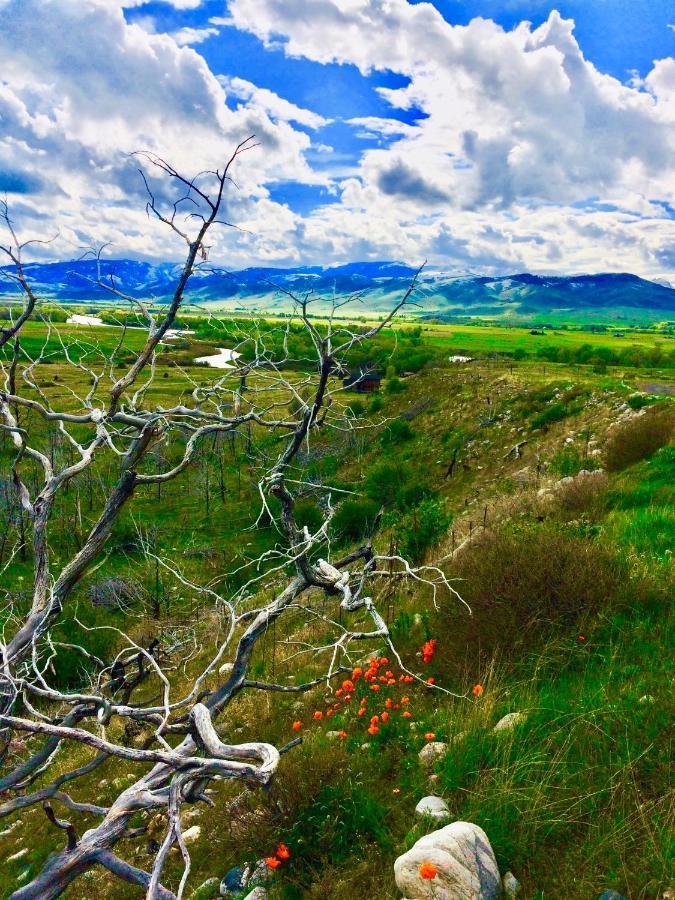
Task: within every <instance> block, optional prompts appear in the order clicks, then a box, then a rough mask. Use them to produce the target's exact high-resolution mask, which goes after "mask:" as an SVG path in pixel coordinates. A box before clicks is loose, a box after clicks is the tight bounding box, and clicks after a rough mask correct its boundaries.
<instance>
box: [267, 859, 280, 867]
mask: <svg viewBox="0 0 675 900" xmlns="http://www.w3.org/2000/svg"><path fill="white" fill-rule="evenodd" d="M265 862H266V863H267V865H268V866H269V868H270V869H278V868H279V866H280V865H281V860H280V859H277V858H276V856H268V857H267V859H266V860H265Z"/></svg>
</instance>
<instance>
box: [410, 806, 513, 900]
mask: <svg viewBox="0 0 675 900" xmlns="http://www.w3.org/2000/svg"><path fill="white" fill-rule="evenodd" d="M425 862H428V863H432V864H433V865H434V866H435V867H436V870H437V874H436V877H435V878H432V879H424V878H422V876H421V875H420V866H421V865H422V863H425ZM394 875H395V877H396V884H397V886H398V889H399V890H400V891H401V893H402V894H404V895H405V896H406V897H409V898H411V900H432V898H433V900H494V898H496V897H498V896H499V895H500V893H501V889H502V884H501V878H500V876H499V868H498V866H497V860H496V859H495V855H494V853H493V852H492V847H491V846H490V842H489V840H488V839H487V835H486V834H485V832H484V831H483V830H482V828H479V827H478V826H477V825H473V824H471V823H470V822H453V823H452V824H451V825H446V826H445V828H440V829H439V830H438V831H433V832H431V834H427V835H425V836H424V837H422V838H420V839H419V841H417V843H416V844H415V845H414V846H413V847H411V849H410V850H408V852H407V853H404V854H403V855H402V856H399V858H398V859H397V860H396V862H395V863H394Z"/></svg>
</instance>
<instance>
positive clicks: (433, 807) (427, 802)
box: [415, 795, 452, 822]
mask: <svg viewBox="0 0 675 900" xmlns="http://www.w3.org/2000/svg"><path fill="white" fill-rule="evenodd" d="M415 812H416V813H417V815H418V816H419V818H420V819H436V820H437V821H438V822H447V820H448V819H451V818H452V815H451V813H450V810H449V809H448V804H447V803H446V802H445V800H444V799H443V798H442V797H434V796H433V795H431V796H429V797H422V799H421V800H420V802H419V803H418V804H417V806H416V807H415Z"/></svg>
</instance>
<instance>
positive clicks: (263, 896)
mask: <svg viewBox="0 0 675 900" xmlns="http://www.w3.org/2000/svg"><path fill="white" fill-rule="evenodd" d="M267 897H268V893H267V891H266V890H265V888H264V887H257V888H253V890H252V891H251V893H250V894H247V895H246V898H245V900H267Z"/></svg>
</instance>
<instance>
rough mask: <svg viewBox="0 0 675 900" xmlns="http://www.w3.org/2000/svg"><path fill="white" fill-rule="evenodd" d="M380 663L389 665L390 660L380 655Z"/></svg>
mask: <svg viewBox="0 0 675 900" xmlns="http://www.w3.org/2000/svg"><path fill="white" fill-rule="evenodd" d="M380 665H381V666H388V665H389V660H388V659H387V657H386V656H381V657H380Z"/></svg>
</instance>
